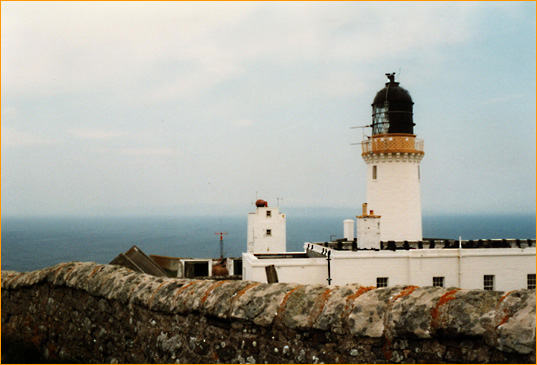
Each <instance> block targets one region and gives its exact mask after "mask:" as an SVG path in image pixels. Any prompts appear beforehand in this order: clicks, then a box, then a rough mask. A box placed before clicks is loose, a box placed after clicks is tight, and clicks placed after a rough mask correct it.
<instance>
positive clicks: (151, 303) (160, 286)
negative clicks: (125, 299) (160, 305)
mask: <svg viewBox="0 0 537 365" xmlns="http://www.w3.org/2000/svg"><path fill="white" fill-rule="evenodd" d="M164 284H168V283H167V282H166V281H165V282H163V283H161V284H160V285H159V286H158V287H157V288H156V289H155V291H154V292H153V295H152V296H151V298H149V301H148V305H149V308H151V306H152V305H153V300H155V295H157V293H158V291H159V290H160V288H162V286H163V285H164Z"/></svg>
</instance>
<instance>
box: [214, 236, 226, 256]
mask: <svg viewBox="0 0 537 365" xmlns="http://www.w3.org/2000/svg"><path fill="white" fill-rule="evenodd" d="M225 234H227V232H215V235H220V259H223V258H224V237H223V235H225Z"/></svg>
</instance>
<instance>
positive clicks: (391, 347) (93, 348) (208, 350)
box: [2, 262, 535, 363]
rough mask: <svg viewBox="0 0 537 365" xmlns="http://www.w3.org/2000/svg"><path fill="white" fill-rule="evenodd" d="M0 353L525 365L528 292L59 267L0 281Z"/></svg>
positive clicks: (531, 322)
mask: <svg viewBox="0 0 537 365" xmlns="http://www.w3.org/2000/svg"><path fill="white" fill-rule="evenodd" d="M2 347H3V348H2V354H3V356H4V353H6V352H7V353H9V352H11V353H13V349H18V351H25V352H28V351H30V352H31V351H35V353H36V354H39V356H41V357H42V358H41V359H42V360H46V361H68V362H86V363H104V362H106V363H117V362H119V363H174V362H177V363H267V362H268V363H338V362H347V363H386V362H395V363H443V362H457V363H468V362H477V363H487V362H490V363H503V362H515V363H535V290H517V291H513V292H509V293H506V294H504V293H499V292H491V291H481V290H459V289H455V288H435V287H423V288H419V287H413V286H410V287H400V286H399V287H389V288H381V289H374V288H369V287H361V286H360V285H347V286H344V287H328V286H323V285H318V286H307V285H306V286H302V285H297V284H283V283H281V284H261V283H257V282H248V281H209V280H198V281H196V280H188V279H172V278H157V277H153V276H149V275H145V274H139V273H135V272H133V271H131V270H129V269H125V268H121V267H118V266H113V265H99V264H95V263H81V262H71V263H64V264H59V265H56V266H53V267H51V268H48V269H44V270H39V271H34V272H30V273H17V272H12V271H3V272H2ZM20 349H24V350H20ZM9 350H11V351H9ZM3 360H6V361H9V359H5V358H4V359H3Z"/></svg>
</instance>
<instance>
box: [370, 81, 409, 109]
mask: <svg viewBox="0 0 537 365" xmlns="http://www.w3.org/2000/svg"><path fill="white" fill-rule="evenodd" d="M385 101H399V102H406V103H412V104H414V103H413V102H412V98H411V97H410V94H409V93H408V91H406V90H405V89H403V88H402V87H401V86H399V83H398V82H395V81H390V82H387V83H386V87H385V88H384V89H382V90H380V91H379V92H378V93H377V95H376V96H375V99H374V100H373V104H383V103H384V102H385Z"/></svg>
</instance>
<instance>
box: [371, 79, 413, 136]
mask: <svg viewBox="0 0 537 365" xmlns="http://www.w3.org/2000/svg"><path fill="white" fill-rule="evenodd" d="M386 76H387V77H388V80H389V82H387V83H386V86H385V87H384V88H383V89H382V90H380V91H379V92H378V93H377V95H376V96H375V99H374V100H373V104H371V106H372V107H373V124H372V128H373V131H372V134H373V135H379V134H387V133H390V134H392V133H405V134H414V125H415V124H414V122H413V120H412V105H413V104H414V103H413V102H412V98H411V97H410V94H409V93H408V91H406V90H405V89H403V88H402V87H401V86H399V83H398V82H395V73H391V74H386Z"/></svg>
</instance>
